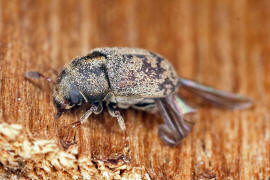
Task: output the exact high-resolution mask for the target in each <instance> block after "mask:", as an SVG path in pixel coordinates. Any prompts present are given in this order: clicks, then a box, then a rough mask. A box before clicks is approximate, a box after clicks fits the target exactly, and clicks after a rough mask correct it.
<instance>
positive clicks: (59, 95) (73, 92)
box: [53, 84, 85, 118]
mask: <svg viewBox="0 0 270 180" xmlns="http://www.w3.org/2000/svg"><path fill="white" fill-rule="evenodd" d="M53 100H54V104H55V106H56V108H57V115H56V118H59V117H60V116H61V115H62V113H63V112H64V111H66V110H69V109H71V108H73V107H75V106H80V105H82V104H83V103H85V98H84V97H83V95H82V94H81V92H80V91H79V90H78V89H77V88H76V87H75V86H74V85H70V86H69V87H63V86H61V85H59V84H56V85H55V88H54V91H53Z"/></svg>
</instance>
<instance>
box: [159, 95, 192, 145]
mask: <svg viewBox="0 0 270 180" xmlns="http://www.w3.org/2000/svg"><path fill="white" fill-rule="evenodd" d="M155 102H156V105H157V107H158V109H159V111H160V114H161V116H162V117H163V120H164V124H162V125H160V127H159V135H160V138H161V139H162V141H163V142H164V143H165V144H168V145H170V146H175V145H178V144H179V143H180V142H181V140H182V139H183V138H184V137H186V136H187V135H188V134H189V132H190V131H191V130H192V127H193V125H194V123H193V122H190V121H187V120H186V119H185V118H186V115H187V114H190V113H193V112H196V110H194V109H193V108H191V107H189V106H188V105H187V104H185V103H184V102H183V101H182V100H181V99H180V97H179V96H178V95H177V94H172V95H170V96H168V97H166V98H162V99H156V100H155Z"/></svg>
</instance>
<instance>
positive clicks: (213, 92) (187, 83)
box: [179, 78, 252, 109]
mask: <svg viewBox="0 0 270 180" xmlns="http://www.w3.org/2000/svg"><path fill="white" fill-rule="evenodd" d="M179 85H180V86H182V87H183V88H184V89H186V90H188V91H190V92H192V93H194V94H196V95H198V96H200V97H202V98H204V99H207V100H209V101H210V102H211V103H214V104H217V105H220V106H222V107H225V108H231V109H244V108H248V107H250V106H251V105H252V100H251V99H249V98H246V97H243V96H240V95H238V94H232V93H228V92H224V91H220V90H217V89H213V88H211V87H208V86H205V85H203V84H200V83H198V82H194V81H191V80H188V79H184V78H179Z"/></svg>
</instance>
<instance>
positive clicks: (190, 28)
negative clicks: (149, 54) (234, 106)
mask: <svg viewBox="0 0 270 180" xmlns="http://www.w3.org/2000/svg"><path fill="white" fill-rule="evenodd" d="M103 46H129V47H140V48H145V49H149V50H151V51H155V52H158V53H160V54H162V55H164V56H165V57H167V58H168V59H169V60H170V61H171V63H172V64H173V65H174V66H175V68H176V70H177V72H178V73H179V75H181V76H183V77H187V78H191V79H195V80H197V81H200V82H203V83H206V84H208V85H211V86H213V87H216V88H219V89H224V90H227V91H232V92H237V93H241V94H244V95H248V96H250V97H251V98H253V99H254V101H255V104H254V107H253V108H251V109H249V110H244V111H227V110H222V109H214V108H208V107H202V108H200V110H199V113H198V115H197V116H196V119H197V123H196V125H195V127H194V129H193V132H192V133H191V134H190V135H189V136H188V137H187V138H186V139H185V140H184V141H183V142H182V143H181V145H179V146H177V147H175V148H170V147H168V146H166V145H164V144H163V143H162V142H161V141H160V139H159V137H158V126H159V124H160V123H161V122H162V119H161V118H160V116H159V115H158V114H156V115H153V114H148V113H145V112H141V111H136V110H132V109H131V110H123V111H121V113H122V114H123V116H124V118H125V120H126V126H127V132H126V135H124V134H123V133H122V132H121V131H120V129H119V127H118V124H117V121H116V119H114V118H111V117H110V116H109V114H108V113H107V112H106V110H105V112H104V113H103V114H102V115H99V116H92V117H90V118H89V122H87V123H86V124H85V125H83V126H82V127H80V128H79V129H78V130H74V131H70V132H67V131H62V129H63V127H64V126H65V125H67V124H69V123H71V122H73V121H76V120H78V119H79V118H80V116H81V115H82V114H83V113H84V112H85V111H86V110H87V107H84V108H82V109H80V110H78V111H74V112H72V113H66V114H65V115H64V116H62V117H61V118H60V119H59V120H57V121H55V120H54V115H55V109H54V106H53V103H52V101H51V97H50V91H49V90H48V89H46V88H43V89H39V88H37V87H35V86H33V84H31V83H29V82H28V81H26V80H25V79H24V78H23V73H24V72H26V71H29V70H36V71H40V72H42V73H44V74H46V75H48V76H52V77H55V76H54V75H53V73H52V72H53V69H55V70H57V71H60V70H61V68H62V67H63V65H64V64H65V63H67V62H69V61H70V60H71V59H72V58H74V57H76V56H80V55H84V54H86V53H87V52H88V51H89V50H90V49H92V48H95V47H103ZM269 59H270V2H269V0H259V1H257V0H237V1H234V0H201V1H196V0H170V1H165V0H164V1H162V0H152V1H150V0H148V1H145V0H110V1H108V0H107V1H106V0H95V1H94V0H92V1H87V0H82V1H77V0H65V1H64V0H63V1H61V0H39V1H31V0H24V1H20V0H10V1H7V0H0V80H1V82H0V93H1V96H0V119H1V122H7V123H14V124H15V123H16V124H21V125H22V126H23V127H25V130H29V132H31V133H32V134H33V136H34V137H35V138H42V139H56V140H57V141H58V140H59V139H60V140H61V139H63V138H65V139H66V140H70V138H71V139H72V138H73V137H74V136H75V141H76V143H77V145H78V147H79V154H85V155H87V156H89V157H90V158H97V159H108V158H110V157H112V156H114V155H115V154H120V155H121V154H123V155H125V156H126V157H127V158H128V159H130V160H129V163H130V165H131V166H134V167H144V168H145V169H146V171H147V173H148V174H149V175H150V177H152V178H153V179H200V178H201V179H212V178H216V179H224V178H229V179H269V178H270V123H269V121H270V119H269V111H270V108H269V107H270V95H269V94H270V93H269V91H270V75H269V72H270V60H269ZM0 167H1V166H0Z"/></svg>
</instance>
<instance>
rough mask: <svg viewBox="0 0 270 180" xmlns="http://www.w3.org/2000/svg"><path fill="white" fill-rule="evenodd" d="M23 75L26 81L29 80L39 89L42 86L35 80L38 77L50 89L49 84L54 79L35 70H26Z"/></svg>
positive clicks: (52, 82)
mask: <svg viewBox="0 0 270 180" xmlns="http://www.w3.org/2000/svg"><path fill="white" fill-rule="evenodd" d="M24 77H25V78H26V79H27V80H28V81H30V82H31V83H32V84H34V85H35V86H37V87H38V88H39V89H42V86H41V85H40V84H37V83H36V82H35V80H39V79H42V80H44V81H45V82H46V84H47V85H48V87H49V88H50V89H51V85H52V84H54V81H53V80H52V79H51V78H49V77H47V76H45V75H43V74H41V73H40V72H35V71H30V72H26V73H24Z"/></svg>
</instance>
